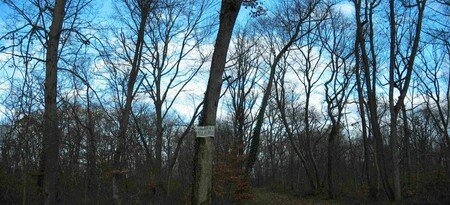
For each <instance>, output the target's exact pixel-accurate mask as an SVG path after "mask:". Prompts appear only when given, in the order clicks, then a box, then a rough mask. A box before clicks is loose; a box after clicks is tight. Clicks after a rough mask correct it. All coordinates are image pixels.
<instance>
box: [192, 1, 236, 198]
mask: <svg viewBox="0 0 450 205" xmlns="http://www.w3.org/2000/svg"><path fill="white" fill-rule="evenodd" d="M241 5H242V0H223V1H222V6H221V11H220V19H219V20H220V25H219V31H218V33H217V38H216V44H215V46H214V53H213V57H212V61H211V70H210V74H209V80H208V87H207V88H206V94H205V99H204V107H203V112H202V114H201V117H200V122H199V126H215V124H216V115H217V106H218V103H219V98H220V90H221V87H222V75H223V72H224V69H225V62H226V57H227V52H228V47H229V45H230V40H231V35H232V33H233V28H234V24H235V23H236V18H237V15H238V13H239V10H240V8H241ZM213 152H214V139H213V138H211V137H205V138H203V137H202V138H197V139H196V140H195V156H194V170H193V175H194V181H193V187H192V196H191V204H193V205H197V204H211V187H212V184H211V180H212V162H213V154H214V153H213Z"/></svg>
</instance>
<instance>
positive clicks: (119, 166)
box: [112, 5, 150, 204]
mask: <svg viewBox="0 0 450 205" xmlns="http://www.w3.org/2000/svg"><path fill="white" fill-rule="evenodd" d="M141 9H142V11H141V19H140V23H139V30H138V33H137V41H136V46H135V49H134V56H133V60H132V62H131V71H130V77H129V79H128V84H127V91H126V99H125V106H124V108H123V109H122V113H121V117H120V121H119V132H118V136H117V138H118V145H117V149H116V151H115V154H114V163H113V166H114V171H113V180H112V189H113V198H114V201H115V203H116V204H121V198H120V188H119V185H120V183H121V182H120V181H121V178H122V177H123V173H124V172H125V170H124V168H125V157H124V154H125V152H126V150H125V148H126V132H127V128H128V120H129V118H130V113H131V104H132V102H133V98H134V89H135V88H134V85H135V83H136V78H137V75H138V73H139V66H140V62H141V57H142V48H143V44H144V35H145V26H146V22H147V17H148V14H149V11H150V5H145V6H144V7H143V8H141Z"/></svg>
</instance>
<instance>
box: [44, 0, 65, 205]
mask: <svg viewBox="0 0 450 205" xmlns="http://www.w3.org/2000/svg"><path fill="white" fill-rule="evenodd" d="M65 6H66V1H65V0H56V1H55V6H54V11H53V16H52V23H51V26H50V32H49V34H48V40H47V42H46V44H47V53H46V61H45V83H44V86H45V88H44V95H45V99H44V101H45V110H44V136H43V137H44V139H43V156H42V161H43V168H44V172H43V173H44V193H45V196H44V197H45V201H44V203H45V204H58V203H60V202H59V200H60V199H59V187H58V180H59V145H60V141H61V136H60V133H59V130H58V116H57V105H56V96H57V80H58V79H57V74H58V73H57V71H58V58H59V57H58V50H59V39H60V37H61V30H62V25H63V21H64V16H65Z"/></svg>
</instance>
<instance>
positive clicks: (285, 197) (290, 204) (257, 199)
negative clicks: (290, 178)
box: [243, 188, 348, 205]
mask: <svg viewBox="0 0 450 205" xmlns="http://www.w3.org/2000/svg"><path fill="white" fill-rule="evenodd" d="M253 194H254V198H253V199H251V200H248V201H246V202H244V203H243V204H245V205H266V204H268V205H277V204H284V205H316V204H325V205H327V204H329V205H341V204H348V203H345V202H343V201H339V200H327V199H325V198H323V197H322V198H321V197H296V196H293V195H289V194H282V193H276V192H272V191H270V190H267V189H264V188H255V189H253Z"/></svg>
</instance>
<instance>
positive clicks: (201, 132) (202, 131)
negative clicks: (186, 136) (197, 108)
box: [195, 126, 216, 137]
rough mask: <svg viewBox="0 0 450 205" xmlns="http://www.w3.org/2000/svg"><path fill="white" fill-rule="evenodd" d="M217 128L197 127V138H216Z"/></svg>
mask: <svg viewBox="0 0 450 205" xmlns="http://www.w3.org/2000/svg"><path fill="white" fill-rule="evenodd" d="M215 130H216V127H215V126H197V127H195V134H196V135H197V137H214V132H215Z"/></svg>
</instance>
